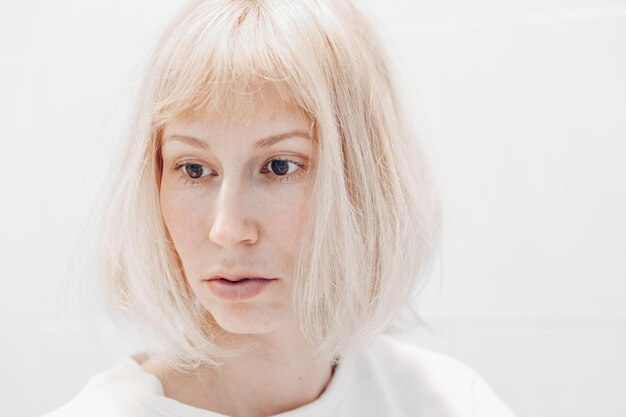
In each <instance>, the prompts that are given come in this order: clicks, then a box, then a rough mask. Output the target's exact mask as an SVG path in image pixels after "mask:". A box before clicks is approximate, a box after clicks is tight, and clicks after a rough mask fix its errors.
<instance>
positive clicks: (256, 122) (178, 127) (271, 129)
mask: <svg viewBox="0 0 626 417" xmlns="http://www.w3.org/2000/svg"><path fill="white" fill-rule="evenodd" d="M312 125H313V120H312V119H311V117H309V116H308V115H307V114H306V112H304V111H302V110H301V109H299V108H297V107H295V106H293V105H290V104H288V103H284V102H281V101H279V100H277V99H276V98H275V97H271V96H270V97H259V98H257V99H255V100H254V101H252V102H249V103H248V105H247V106H245V107H244V106H241V107H240V109H239V111H238V113H237V114H225V113H223V112H220V111H219V110H218V111H212V112H208V111H204V112H203V111H198V112H195V113H193V114H188V113H187V114H180V115H178V116H175V117H173V118H172V119H170V120H169V121H167V122H166V123H165V125H164V126H163V137H167V136H168V135H173V134H181V135H192V136H196V137H206V136H209V137H212V136H218V137H225V136H227V137H240V138H250V140H252V139H254V138H258V137H265V136H269V135H272V134H278V133H281V132H282V131H292V130H300V131H304V132H307V133H309V134H310V135H311V136H313V126H312Z"/></svg>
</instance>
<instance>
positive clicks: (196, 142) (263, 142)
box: [163, 130, 315, 150]
mask: <svg viewBox="0 0 626 417" xmlns="http://www.w3.org/2000/svg"><path fill="white" fill-rule="evenodd" d="M297 137H299V138H302V139H307V140H311V141H314V142H315V139H313V137H311V135H310V134H309V133H308V132H305V131H303V130H293V131H290V132H285V133H280V134H278V135H272V136H269V137H266V138H262V139H259V140H257V141H256V142H255V144H254V149H255V150H259V149H263V148H267V147H269V146H272V145H273V144H275V143H277V142H280V141H281V140H285V139H291V138H297ZM171 140H176V141H179V142H183V143H186V144H188V145H191V146H195V147H197V148H202V149H211V146H210V145H209V143H208V142H207V141H205V140H202V139H198V138H194V137H192V136H186V135H168V136H166V137H165V139H164V140H163V143H165V142H167V141H171Z"/></svg>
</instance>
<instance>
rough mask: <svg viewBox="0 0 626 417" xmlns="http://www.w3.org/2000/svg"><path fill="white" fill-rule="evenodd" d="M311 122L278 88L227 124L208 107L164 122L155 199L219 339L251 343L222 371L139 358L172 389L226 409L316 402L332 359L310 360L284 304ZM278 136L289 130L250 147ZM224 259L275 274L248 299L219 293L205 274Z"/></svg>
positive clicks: (311, 156) (274, 409)
mask: <svg viewBox="0 0 626 417" xmlns="http://www.w3.org/2000/svg"><path fill="white" fill-rule="evenodd" d="M311 128H312V123H311V120H310V119H309V118H308V117H307V116H305V115H304V114H303V113H302V112H298V111H296V110H295V109H294V108H292V107H289V106H285V105H283V104H281V103H280V102H279V101H278V100H276V99H275V98H273V96H269V97H268V98H267V100H266V101H264V102H261V101H258V102H257V103H256V106H255V108H254V110H253V111H252V112H251V113H250V114H249V115H247V116H245V117H240V118H235V119H234V120H232V122H231V123H225V119H224V117H223V116H220V115H218V114H212V115H210V116H195V117H194V118H182V117H178V118H174V119H172V120H171V121H170V122H168V123H167V124H166V125H165V127H164V131H163V135H162V141H163V142H162V149H161V155H162V159H163V173H162V176H161V186H160V204H161V211H162V214H163V219H164V222H165V224H166V226H167V229H168V231H169V233H170V236H171V237H172V240H173V242H174V246H175V248H176V251H177V253H178V254H179V257H180V259H181V262H182V265H183V269H184V273H185V277H186V279H187V281H188V283H189V286H190V287H191V289H192V290H193V292H194V294H195V295H196V296H197V297H198V299H199V300H200V302H201V303H202V305H203V306H204V307H205V308H206V310H207V311H208V312H209V313H210V314H211V316H212V322H213V324H214V326H217V327H218V329H217V330H218V331H220V332H221V334H223V335H224V337H225V338H226V339H224V340H228V341H229V343H233V344H235V345H240V344H243V345H249V344H250V343H255V344H256V347H255V348H254V349H250V350H249V351H246V353H245V354H244V355H243V356H240V357H238V358H236V359H235V360H230V361H228V362H227V363H226V364H225V365H223V366H222V368H221V375H220V374H218V373H217V372H216V371H215V369H212V368H208V367H207V368H203V369H199V370H198V371H199V372H198V374H197V375H194V376H188V375H183V374H179V373H176V372H172V371H170V370H168V369H166V368H165V367H164V366H163V365H161V364H160V363H159V361H158V360H157V359H156V358H151V359H148V360H147V361H146V362H144V363H143V364H142V366H143V367H144V369H145V370H146V371H148V372H150V373H152V374H154V375H155V376H156V377H157V378H159V380H160V381H161V383H162V385H163V388H164V391H165V395H166V396H167V397H170V398H173V399H175V400H177V401H180V402H182V403H185V404H188V405H191V406H193V407H197V408H203V409H207V410H211V411H214V412H217V413H220V414H224V415H227V416H234V417H243V416H245V417H261V416H270V415H274V414H279V413H281V412H285V411H288V410H292V409H294V408H297V407H300V406H302V405H304V404H307V403H310V402H312V401H314V400H315V399H316V398H318V397H319V396H320V395H321V394H322V393H323V391H324V389H325V388H326V386H327V385H328V383H329V382H330V379H331V378H332V375H333V369H332V361H331V358H328V359H327V360H319V361H317V362H314V361H311V359H310V358H309V357H308V356H307V355H306V353H307V352H308V351H309V350H310V346H308V345H307V344H306V343H305V341H304V339H303V338H302V336H301V334H300V333H299V332H298V331H297V330H296V327H295V325H294V323H293V322H292V321H291V320H290V318H289V316H288V315H287V314H285V313H286V310H287V308H288V307H289V303H290V302H291V301H290V291H291V285H292V283H291V276H290V275H291V271H292V267H293V264H294V257H295V255H296V249H297V247H298V245H299V243H300V241H301V239H302V236H301V233H300V230H301V225H302V216H303V213H304V210H305V208H306V204H307V203H308V202H309V196H310V194H311V186H312V179H313V175H312V172H313V168H314V166H315V150H316V139H315V137H314V134H313V132H312V130H311ZM287 133H289V135H284V134H287ZM277 137H282V138H283V139H281V140H275V141H273V142H272V143H269V142H267V141H266V146H263V147H255V145H256V144H257V143H258V141H259V140H260V139H268V138H277ZM189 138H194V139H196V140H193V139H191V140H190V139H189ZM198 141H202V142H198ZM270 142H271V141H270ZM202 144H206V145H208V146H202ZM275 160H289V161H291V162H287V163H285V162H272V161H275ZM184 164H187V165H184ZM194 177H195V178H194ZM192 181H195V183H192ZM222 270H227V271H230V270H232V271H235V272H237V271H254V272H256V273H258V276H265V277H275V278H278V279H277V280H275V281H273V282H272V283H271V284H270V285H269V286H268V287H267V288H266V289H264V290H263V291H262V292H261V293H260V294H258V295H256V296H254V297H253V298H251V299H247V300H240V301H233V300H224V299H220V298H219V297H217V296H215V295H214V294H212V292H211V291H209V290H208V286H207V284H206V283H205V282H203V279H206V278H207V276H208V275H210V274H212V273H214V272H215V271H222Z"/></svg>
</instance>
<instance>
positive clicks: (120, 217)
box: [98, 0, 440, 371]
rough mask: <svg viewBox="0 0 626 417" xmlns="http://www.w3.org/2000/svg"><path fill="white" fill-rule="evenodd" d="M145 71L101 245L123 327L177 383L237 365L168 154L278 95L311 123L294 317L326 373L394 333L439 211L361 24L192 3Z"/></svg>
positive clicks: (316, 2) (434, 236)
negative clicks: (168, 209)
mask: <svg viewBox="0 0 626 417" xmlns="http://www.w3.org/2000/svg"><path fill="white" fill-rule="evenodd" d="M147 63H148V66H147V71H146V72H145V78H144V80H143V83H142V86H141V88H140V90H139V95H138V100H137V102H136V108H135V109H136V110H135V114H134V116H133V119H132V123H131V127H130V133H129V137H128V141H127V142H125V147H124V149H123V151H122V154H121V155H120V159H119V165H116V166H115V167H114V170H113V173H114V178H113V180H112V181H111V183H110V185H111V187H112V188H111V190H110V193H109V194H108V195H107V197H106V198H107V200H106V208H105V213H104V214H105V218H104V219H103V222H102V227H103V229H102V232H103V234H102V236H101V237H102V239H101V240H100V241H99V245H100V246H99V250H100V251H101V253H102V255H103V256H102V257H101V258H100V263H99V266H98V268H99V273H100V274H101V277H100V278H99V279H98V283H99V285H102V288H100V289H101V290H102V293H103V294H104V298H103V300H104V302H105V304H104V305H105V307H106V310H107V312H108V313H109V314H111V316H112V318H113V319H114V321H117V319H123V320H122V321H126V322H130V323H132V324H134V325H137V329H138V330H139V331H140V332H142V333H143V335H144V336H151V337H153V338H154V339H153V340H154V341H155V342H156V343H157V344H158V347H159V348H160V349H162V350H163V351H164V356H163V360H164V361H166V363H167V364H169V366H171V367H174V368H176V369H178V370H180V371H186V370H191V369H193V368H194V367H196V366H198V365H201V364H204V365H209V366H219V365H220V364H222V363H223V360H224V359H225V358H230V357H235V356H236V355H237V354H238V353H239V352H240V351H241V350H233V348H232V347H229V346H225V345H220V344H219V343H218V340H217V338H215V336H216V335H217V333H216V332H218V331H219V330H220V329H219V327H218V326H215V325H214V324H215V323H214V321H213V320H212V316H211V314H210V312H208V311H206V309H204V307H203V306H202V305H201V304H200V302H199V301H198V300H197V298H196V297H195V295H194V294H193V292H192V291H191V289H190V287H189V285H188V282H187V280H186V277H185V275H184V271H183V269H182V264H181V262H180V258H179V257H178V254H177V252H176V248H175V247H174V245H173V242H172V240H171V238H170V236H169V234H168V231H167V228H166V225H165V223H164V221H163V218H162V216H161V212H160V207H159V198H158V194H159V187H160V177H161V170H162V161H161V155H160V141H161V135H162V131H163V127H164V124H165V123H167V122H168V121H169V120H171V119H172V118H173V117H176V116H179V115H194V114H200V113H203V114H205V115H210V114H212V113H213V112H220V113H223V114H224V115H226V116H227V117H228V115H233V116H240V115H241V114H243V113H244V112H245V111H249V110H250V109H251V108H252V103H253V102H254V100H255V99H257V98H260V97H261V96H263V95H264V94H266V93H267V92H272V93H273V94H277V95H278V97H279V98H280V100H281V102H283V103H286V104H288V105H290V106H292V107H293V108H296V109H298V110H299V111H303V112H304V113H305V114H306V115H308V116H309V117H310V119H311V120H312V121H313V125H314V132H315V137H316V141H317V149H316V152H317V158H318V159H317V162H316V167H317V169H316V170H315V171H314V178H313V183H314V185H313V188H312V195H311V204H310V205H309V206H308V207H307V211H306V213H305V222H304V226H303V230H304V232H303V233H304V235H305V236H307V237H310V238H307V239H302V244H301V245H300V247H299V251H300V252H299V255H298V257H297V258H296V266H295V268H294V271H293V276H292V277H291V278H292V288H293V293H292V297H293V298H292V300H291V307H290V314H292V318H293V320H294V322H295V323H297V325H298V327H299V329H300V330H301V332H302V335H303V336H304V337H305V338H306V340H307V341H308V342H309V343H310V344H311V347H312V352H313V354H314V355H321V357H335V358H336V359H340V356H341V354H342V353H344V352H346V351H347V350H349V349H353V348H355V347H356V346H358V345H360V344H361V343H364V342H366V341H367V340H368V339H369V338H371V337H372V336H373V335H375V334H376V333H378V332H381V331H388V330H389V327H390V324H391V323H392V321H393V320H394V319H395V318H396V317H397V316H398V315H399V313H400V311H401V309H402V308H403V307H405V306H407V305H408V302H409V301H410V300H411V299H412V298H413V297H414V296H415V295H417V290H419V287H420V286H421V285H420V284H421V283H422V281H423V280H424V278H425V277H426V275H427V273H428V272H429V271H430V270H431V266H432V263H433V262H432V261H433V259H434V257H435V256H436V252H437V248H438V242H439V240H440V214H439V213H440V211H439V209H438V208H439V203H438V202H439V199H438V196H437V193H436V191H435V190H436V187H435V186H434V184H433V182H432V177H431V175H430V169H429V168H428V164H427V161H426V159H425V158H424V156H423V154H422V152H421V151H420V148H419V147H418V145H417V143H416V141H415V140H414V139H415V138H414V137H413V135H412V134H411V132H410V130H411V129H409V127H408V125H407V123H406V121H405V120H404V119H403V117H401V114H400V113H401V112H400V108H399V106H400V105H399V101H398V99H397V97H396V92H395V90H394V86H393V84H392V79H391V76H390V71H389V69H388V67H387V65H386V58H385V57H384V55H383V51H382V48H381V47H380V43H379V40H378V39H377V38H376V35H374V31H373V29H372V26H371V25H370V23H369V22H368V21H367V20H366V19H365V17H364V15H363V14H362V13H361V12H360V11H358V10H357V9H356V8H355V6H354V5H353V4H351V3H350V2H349V1H345V0H341V1H336V0H335V1H331V0H298V1H294V0H196V1H192V2H190V3H189V4H188V5H186V6H185V7H184V8H183V9H181V11H180V12H179V14H178V15H177V17H176V18H175V19H174V20H173V22H172V23H171V24H170V26H169V27H168V28H167V30H166V31H165V33H164V35H163V36H162V38H161V40H160V41H159V42H158V44H157V46H156V49H155V50H154V53H153V55H152V57H151V59H150V60H149V61H148V62H147ZM118 324H120V323H118Z"/></svg>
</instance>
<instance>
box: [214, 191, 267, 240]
mask: <svg viewBox="0 0 626 417" xmlns="http://www.w3.org/2000/svg"><path fill="white" fill-rule="evenodd" d="M250 204H253V201H252V198H250V196H249V195H247V194H246V192H245V190H243V189H242V187H240V186H238V185H237V184H236V183H235V182H228V181H227V180H224V181H222V184H221V186H220V190H219V192H218V194H217V196H216V199H215V201H214V210H215V211H214V216H215V217H214V219H213V224H212V225H211V230H210V232H209V239H211V241H213V242H214V243H215V244H217V245H218V246H221V247H228V246H233V245H237V244H239V243H244V244H246V245H253V244H255V243H256V242H257V240H258V238H259V230H258V225H257V223H256V222H255V221H254V220H253V219H250V218H247V216H245V215H243V214H242V213H247V212H250Z"/></svg>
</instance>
